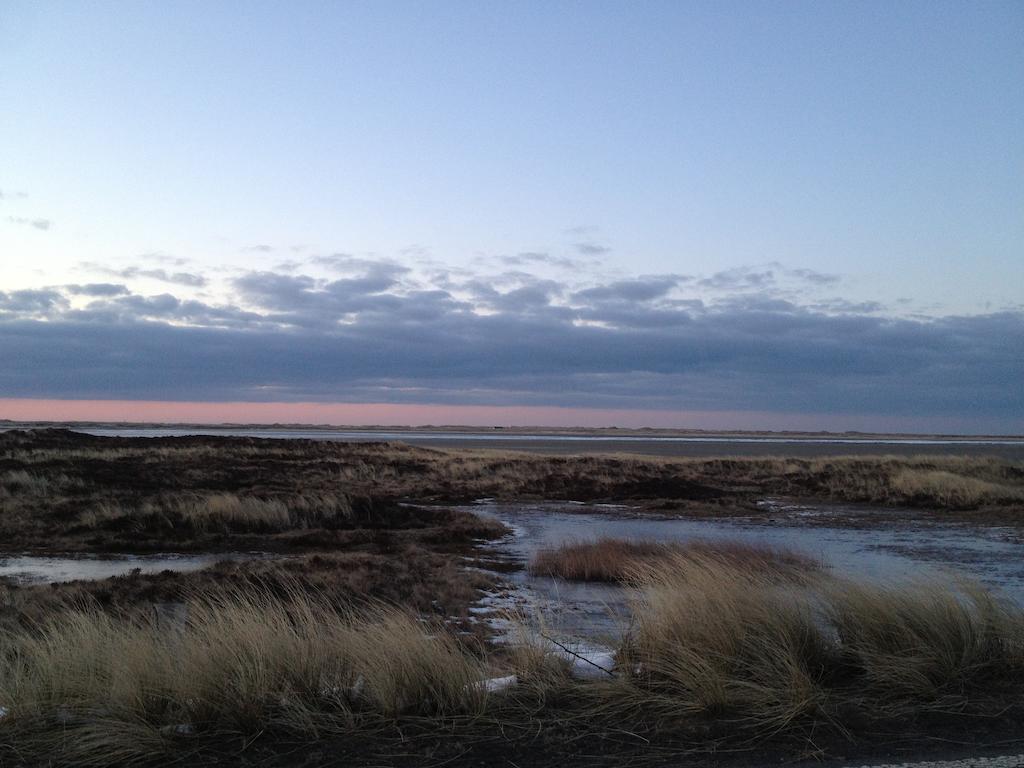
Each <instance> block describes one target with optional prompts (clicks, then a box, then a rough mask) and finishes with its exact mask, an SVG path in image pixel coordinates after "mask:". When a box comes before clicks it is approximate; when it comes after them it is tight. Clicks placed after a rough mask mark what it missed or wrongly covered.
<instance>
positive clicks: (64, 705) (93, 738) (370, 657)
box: [0, 592, 485, 764]
mask: <svg viewBox="0 0 1024 768" xmlns="http://www.w3.org/2000/svg"><path fill="white" fill-rule="evenodd" d="M0 648H2V652H0V703H2V706H5V707H7V709H8V713H7V716H6V717H4V718H3V719H2V720H0V734H4V735H6V736H8V737H10V738H12V739H14V740H20V741H21V742H22V743H24V744H27V745H28V746H29V748H31V749H34V750H36V751H37V752H39V753H42V754H45V755H49V756H51V757H53V758H54V759H58V761H60V760H64V761H67V762H73V763H76V764H90V763H95V764H111V758H110V755H117V760H116V761H114V762H132V761H135V760H143V759H146V758H147V757H151V756H152V754H153V752H154V750H159V749H161V748H162V745H163V743H164V742H165V741H167V740H168V739H169V738H170V736H172V735H173V734H174V733H178V732H181V731H191V730H192V729H195V730H197V731H199V732H207V733H213V734H216V733H255V732H257V731H261V730H264V729H271V730H280V731H284V732H291V733H299V734H306V735H317V734H320V733H324V732H343V731H346V730H349V729H352V728H357V727H360V728H367V727H372V724H373V723H375V722H378V721H379V720H380V719H381V718H394V717H398V716H413V715H417V716H455V715H463V716H465V715H474V714H476V713H479V712H480V710H481V707H482V704H483V699H484V694H483V691H482V689H481V688H480V687H479V686H478V685H476V683H477V682H478V681H479V680H480V679H482V678H483V677H485V673H484V667H483V665H482V662H480V661H479V660H478V659H476V658H474V657H473V656H472V655H470V654H468V653H466V652H465V651H464V650H463V649H462V648H461V647H460V646H459V645H458V644H457V643H456V642H455V640H454V638H453V637H452V636H451V635H450V634H447V633H446V632H444V631H436V632H428V631H427V628H426V627H424V625H423V624H422V623H421V622H419V621H418V620H416V619H415V618H414V617H412V616H410V615H408V614H406V613H404V612H401V611H399V610H396V609H391V608H385V607H380V608H376V609H373V610H371V611H368V612H363V613H351V612H349V613H346V612H339V611H337V610H335V609H332V608H330V607H328V606H326V605H325V604H323V603H321V602H320V601H318V600H316V599H315V598H311V597H309V596H306V595H301V594H297V593H296V594H291V595H289V596H288V597H287V598H286V599H285V600H283V601H282V600H280V599H276V598H274V597H273V596H272V595H270V594H267V593H263V592H255V593H252V592H250V593H242V592H236V593H232V594H229V595H227V596H225V597H218V598H207V599H197V600H194V601H192V602H191V603H190V604H189V606H188V618H187V621H186V622H185V623H184V624H183V625H182V626H180V627H177V628H175V627H168V626H166V625H160V624H158V623H157V622H156V621H155V620H153V621H142V622H129V621H127V620H125V619H121V618H118V617H112V616H110V615H108V614H104V613H101V612H99V611H98V610H79V611H73V612H70V613H64V614H60V615H58V616H55V617H54V618H53V619H52V620H50V621H48V622H46V623H44V624H42V625H41V626H39V627H38V628H37V629H36V630H35V631H32V632H21V633H18V634H16V635H8V636H7V637H4V638H3V640H2V646H0ZM140 735H144V736H145V738H141V739H140V738H139V737H140Z"/></svg>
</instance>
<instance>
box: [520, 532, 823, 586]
mask: <svg viewBox="0 0 1024 768" xmlns="http://www.w3.org/2000/svg"><path fill="white" fill-rule="evenodd" d="M680 557H682V558H684V559H692V558H694V557H701V558H707V559H709V560H711V561H714V562H721V563H722V564H724V565H727V566H730V567H732V568H736V569H740V570H743V569H749V570H751V571H752V572H754V573H761V574H766V575H770V576H772V577H776V578H779V577H781V578H796V577H799V576H801V575H802V574H805V573H807V572H809V571H814V570H817V569H818V568H820V567H821V564H820V563H818V562H817V561H815V560H813V559H812V558H810V557H807V556H806V555H802V554H800V553H798V552H794V551H791V550H785V549H779V548H775V547H768V546H763V545H758V544H745V543H743V542H738V541H730V542H711V541H700V540H694V541H687V542H661V541H631V540H628V539H615V538H602V539H598V540H596V541H582V542H581V541H578V542H566V543H564V544H561V545H560V546H558V547H556V548H555V549H548V550H544V551H541V552H538V553H537V555H536V556H534V558H533V560H532V561H531V562H530V566H529V570H530V573H532V574H533V575H535V576H557V577H559V578H562V579H566V580H568V581H607V582H618V583H626V582H630V581H635V580H637V579H638V578H639V579H641V580H643V578H644V574H645V573H646V572H647V571H649V570H651V569H658V568H659V567H663V566H664V564H665V563H668V562H672V561H674V560H676V559H677V558H680Z"/></svg>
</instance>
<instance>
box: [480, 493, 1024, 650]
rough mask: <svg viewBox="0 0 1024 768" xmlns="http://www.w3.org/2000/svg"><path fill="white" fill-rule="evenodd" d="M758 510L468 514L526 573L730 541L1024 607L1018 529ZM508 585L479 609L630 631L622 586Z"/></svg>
mask: <svg viewBox="0 0 1024 768" xmlns="http://www.w3.org/2000/svg"><path fill="white" fill-rule="evenodd" d="M763 506H764V507H766V509H765V512H764V514H763V515H762V516H758V517H756V518H750V519H735V518H733V519H717V520H695V519H689V518H665V517H659V518H651V517H639V516H637V515H636V514H635V513H634V511H633V510H631V509H629V508H628V507H616V506H611V505H583V504H571V505H567V504H564V503H562V504H558V503H543V504H507V503H499V502H494V501H490V500H482V501H480V502H477V503H476V504H473V505H471V506H467V507H465V509H467V510H471V511H473V512H476V513H477V514H481V515H483V516H487V517H493V518H496V519H498V520H501V521H502V522H504V523H505V524H506V525H508V526H509V527H511V528H512V530H513V534H511V535H509V536H506V537H505V538H504V539H501V540H499V541H496V542H493V543H491V544H489V545H487V549H488V550H489V553H490V554H492V555H494V556H496V557H498V558H504V559H507V560H509V561H511V562H513V563H516V564H519V565H521V566H522V567H523V568H524V569H525V566H526V564H527V563H528V562H529V561H530V559H531V558H532V557H533V555H534V554H536V553H537V552H538V551H540V550H542V549H548V548H552V547H556V546H558V545H559V544H561V543H563V542H565V541H587V540H592V539H597V538H600V537H604V536H610V537H616V538H624V539H633V540H638V539H646V540H655V541H665V542H671V541H687V540H693V539H701V540H707V541H716V540H730V541H741V542H745V543H751V544H762V545H767V546H771V547H783V548H787V549H792V550H796V551H798V552H802V553H804V554H807V555H810V556H811V557H813V558H816V559H818V560H820V561H822V562H824V563H826V564H827V565H830V566H832V568H833V572H834V573H836V574H837V575H844V576H853V577H857V578H860V579H868V580H872V581H878V582H882V583H892V582H897V581H903V580H906V579H914V578H923V577H928V576H935V575H944V574H945V575H948V574H950V573H958V574H963V575H966V576H968V577H971V578H974V579H977V580H979V581H981V582H982V583H984V584H986V585H988V586H990V587H992V588H993V589H995V590H997V591H998V592H1000V593H1002V594H1003V595H1005V596H1007V597H1009V598H1011V599H1013V600H1016V601H1017V602H1019V603H1021V604H1022V605H1024V541H1022V539H1021V537H1020V535H1019V533H1018V532H1016V531H1014V530H1010V529H1005V528H991V527H990V528H982V527H975V526H967V525H959V524H942V523H928V522H920V521H915V522H912V523H908V522H906V521H904V520H902V519H901V515H900V513H899V511H894V510H879V509H871V508H868V507H852V506H846V505H824V504H823V505H816V506H815V505H787V504H784V503H781V502H775V501H766V502H764V503H763ZM830 516H834V517H835V518H837V519H843V520H849V519H855V520H856V519H861V520H863V519H865V518H868V517H870V519H871V525H870V526H867V527H856V528H850V527H830V526H828V525H827V519H828V518H829V517H830ZM809 518H816V520H815V524H814V525H809V524H808V520H809ZM823 519H824V520H825V521H826V524H822V521H823ZM769 520H773V521H774V522H769ZM507 579H508V581H509V582H510V583H511V589H508V590H505V591H502V592H500V593H496V594H493V595H491V596H489V597H488V598H487V599H485V601H484V603H483V605H482V606H481V607H482V608H489V609H492V610H495V611H498V610H500V609H510V608H511V609H516V610H518V611H520V612H522V613H524V614H526V615H529V616H531V617H533V618H534V619H536V617H537V616H540V617H542V618H541V619H540V620H542V621H544V622H545V623H546V624H548V625H550V626H553V627H556V628H557V630H558V631H559V633H560V634H563V635H574V636H579V635H583V636H587V637H600V636H604V635H608V636H614V635H616V634H618V633H619V632H620V631H621V630H622V628H623V627H624V626H625V625H626V624H628V621H629V610H628V603H629V599H630V594H629V592H628V591H627V590H624V589H622V588H621V587H618V586H614V585H609V584H588V583H578V582H567V581H564V580H561V579H555V578H550V577H537V576H531V575H530V574H528V573H527V572H526V571H525V570H518V571H515V572H513V573H511V574H508V575H507ZM493 620H494V619H493V618H492V621H493ZM499 624H500V620H499Z"/></svg>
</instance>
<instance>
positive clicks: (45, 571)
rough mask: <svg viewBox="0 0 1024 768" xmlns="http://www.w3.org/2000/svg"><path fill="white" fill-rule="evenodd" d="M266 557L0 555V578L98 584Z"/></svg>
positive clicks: (242, 554) (256, 554) (229, 554)
mask: <svg viewBox="0 0 1024 768" xmlns="http://www.w3.org/2000/svg"><path fill="white" fill-rule="evenodd" d="M267 556H268V555H265V554H263V553H259V552H249V553H246V552H226V553H219V554H155V555H110V556H106V555H64V556H61V555H21V554H0V578H7V579H11V580H13V581H14V582H16V583H18V584H51V583H54V582H63V581H98V580H100V579H107V578H110V577H111V576H124V575H127V574H129V573H131V572H132V571H135V570H138V571H139V572H140V573H160V572H161V571H179V572H190V571H198V570H200V569H201V568H206V567H208V566H211V565H213V564H214V563H217V562H220V561H222V560H253V559H258V558H264V557H267Z"/></svg>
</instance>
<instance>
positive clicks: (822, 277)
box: [786, 269, 842, 285]
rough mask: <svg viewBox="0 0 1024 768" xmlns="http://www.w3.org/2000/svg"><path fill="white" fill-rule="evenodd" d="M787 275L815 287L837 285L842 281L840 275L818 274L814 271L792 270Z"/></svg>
mask: <svg viewBox="0 0 1024 768" xmlns="http://www.w3.org/2000/svg"><path fill="white" fill-rule="evenodd" d="M786 273H787V274H789V275H792V276H793V277H797V278H800V279H801V280H806V281H807V282H809V283H813V284H815V285H835V284H836V283H838V282H840V281H841V280H842V277H840V276H839V275H835V274H829V273H827V272H816V271H815V270H813V269H790V270H787V271H786Z"/></svg>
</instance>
